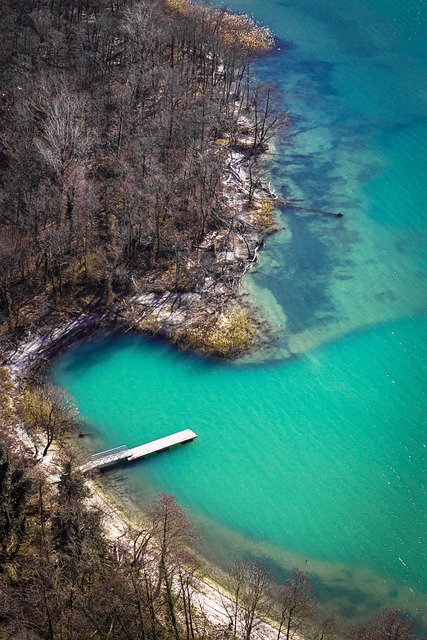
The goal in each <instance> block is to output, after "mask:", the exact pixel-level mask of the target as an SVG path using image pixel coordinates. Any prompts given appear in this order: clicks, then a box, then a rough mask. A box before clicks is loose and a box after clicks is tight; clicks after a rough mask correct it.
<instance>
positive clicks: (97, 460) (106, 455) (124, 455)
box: [80, 429, 197, 473]
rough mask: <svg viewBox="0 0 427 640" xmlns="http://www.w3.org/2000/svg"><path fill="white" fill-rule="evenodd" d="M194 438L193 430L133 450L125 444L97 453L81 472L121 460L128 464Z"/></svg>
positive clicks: (195, 435)
mask: <svg viewBox="0 0 427 640" xmlns="http://www.w3.org/2000/svg"><path fill="white" fill-rule="evenodd" d="M194 438H197V434H196V433H194V431H192V430H191V429H184V430H183V431H178V432H177V433H173V434H172V435H170V436H166V437H165V438H159V439H158V440H153V441H152V442H147V443H146V444H141V445H139V446H137V447H133V448H131V449H129V448H128V447H127V446H126V445H124V444H123V445H122V446H121V447H115V448H114V449H108V451H101V452H100V453H95V454H94V455H93V456H92V457H91V460H90V462H87V463H86V464H84V465H82V466H81V467H80V471H82V472H83V473H88V472H89V471H93V470H94V469H102V468H103V467H106V466H107V465H109V464H112V463H113V462H118V461H119V460H127V461H128V462H133V461H134V460H141V459H142V458H145V456H149V455H150V454H152V453H159V452H160V451H166V450H167V449H170V447H174V446H176V445H178V444H185V443H186V442H191V441H192V440H194Z"/></svg>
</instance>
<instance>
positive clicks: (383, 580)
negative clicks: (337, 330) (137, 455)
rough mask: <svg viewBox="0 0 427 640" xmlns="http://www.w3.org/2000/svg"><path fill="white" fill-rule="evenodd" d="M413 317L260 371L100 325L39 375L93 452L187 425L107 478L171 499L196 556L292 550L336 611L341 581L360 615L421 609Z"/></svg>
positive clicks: (262, 556)
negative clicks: (100, 331) (196, 543)
mask: <svg viewBox="0 0 427 640" xmlns="http://www.w3.org/2000/svg"><path fill="white" fill-rule="evenodd" d="M426 325H427V323H426V322H425V321H424V320H418V321H413V320H412V321H409V320H408V321H406V322H405V321H403V322H401V323H399V324H395V325H382V326H379V327H376V328H373V329H371V330H370V331H368V332H366V333H362V334H355V335H353V336H350V337H349V338H347V340H345V341H344V342H343V343H340V344H339V345H335V344H334V345H330V346H328V347H325V348H320V349H318V350H314V351H312V352H311V353H310V354H308V355H307V356H306V357H304V358H301V359H299V360H295V361H285V362H283V363H281V364H275V365H272V366H269V367H266V366H261V367H260V366H256V365H248V366H246V367H237V366H233V365H232V364H226V363H221V362H211V361H209V360H203V359H199V358H196V357H194V356H190V355H186V354H182V353H179V352H177V351H175V350H174V349H173V348H171V347H170V346H168V345H165V344H158V343H155V342H150V341H146V340H143V339H141V338H138V337H123V336H109V337H104V338H101V339H98V340H94V341H92V342H90V343H87V344H84V345H81V346H76V347H75V348H74V349H71V350H70V351H69V352H68V353H67V354H66V355H65V356H64V357H63V358H61V360H60V361H59V362H58V363H57V365H56V367H55V370H54V376H55V379H56V380H57V381H58V382H60V383H61V384H62V385H63V386H65V387H66V388H67V389H68V391H69V392H70V393H71V395H73V396H74V397H75V398H76V399H77V402H78V406H79V408H80V411H81V413H82V415H83V416H84V417H85V418H86V420H87V422H88V424H89V425H90V429H91V431H92V436H91V438H90V440H89V444H90V447H91V448H92V449H93V450H97V449H99V448H100V447H103V448H106V447H110V446H115V445H118V444H124V443H125V444H127V445H128V446H135V445H137V444H140V443H141V442H144V441H148V440H151V439H155V438H157V437H161V436H163V435H166V434H168V433H171V432H173V431H178V430H180V429H184V428H187V427H190V428H192V429H194V430H195V431H196V433H197V434H198V436H199V437H198V438H197V440H196V441H195V442H194V443H192V444H189V445H186V446H185V447H180V448H178V449H174V450H173V451H170V452H168V453H163V454H161V455H158V456H153V457H152V458H149V459H147V460H146V461H144V462H141V463H135V464H134V465H132V466H131V465H128V466H126V467H122V468H120V469H118V470H116V471H111V472H109V473H108V477H109V478H110V479H111V480H113V479H116V481H118V479H121V480H120V484H122V485H123V483H124V484H125V486H126V487H127V490H131V492H132V494H133V496H134V499H135V500H136V501H137V502H140V503H141V505H143V504H144V502H145V501H146V500H148V499H150V498H151V497H153V495H154V494H155V493H156V492H158V491H166V492H169V493H173V494H175V495H176V496H177V498H178V500H179V503H180V504H181V505H183V506H184V507H185V508H186V509H188V511H189V513H190V515H191V517H192V519H194V520H195V522H196V523H197V525H198V527H199V528H200V530H201V532H202V534H203V538H204V545H205V546H207V547H208V549H207V554H208V555H211V556H212V557H214V556H216V554H219V557H220V559H221V560H222V561H223V562H225V563H226V562H227V561H230V560H231V559H232V557H233V556H234V555H239V554H243V555H245V556H248V557H255V558H257V559H258V560H261V561H267V562H268V563H270V564H271V565H272V566H273V568H275V570H276V571H277V573H278V574H280V573H281V572H282V573H283V571H284V570H285V569H286V567H287V566H289V565H288V563H289V562H294V563H295V562H298V564H300V563H301V561H302V563H305V561H306V560H307V563H308V568H309V570H310V571H313V572H314V573H316V575H317V576H318V579H319V580H320V581H321V582H322V583H323V589H324V595H325V597H326V594H327V593H330V594H331V593H334V591H335V592H336V590H339V591H340V599H344V600H345V599H347V600H348V602H347V604H346V607H347V608H350V606H351V604H350V603H351V599H352V598H354V594H355V591H356V590H357V592H358V600H359V601H358V603H357V609H359V610H360V609H361V610H362V612H364V608H366V610H367V611H369V609H370V608H371V606H372V603H373V602H377V601H380V602H382V603H385V602H388V601H390V602H393V603H395V602H399V603H400V604H401V605H402V606H406V607H409V608H411V610H415V611H418V612H420V613H421V612H422V603H423V598H424V597H425V594H426V592H427V582H426V578H425V572H424V570H423V567H424V566H425V560H426V558H425V548H424V547H423V544H424V532H425V527H426V524H427V523H426V520H425V512H424V510H423V508H422V505H423V504H424V500H425V486H424V484H423V471H424V465H423V463H424V457H425V453H426V440H425V415H426V414H427V412H426V403H425V396H424V395H423V391H422V386H423V378H422V375H421V368H420V367H419V364H420V362H422V361H423V359H424V358H425V356H426V353H425V349H424V348H423V346H422V345H423V343H422V337H423V335H424V332H425V330H426V328H427V327H426ZM378 353H381V354H382V355H381V357H378V355H376V354H378ZM361 372H363V376H362V375H361ZM123 476H125V478H126V479H125V480H123ZM229 533H230V535H229ZM242 539H243V540H244V544H242ZM225 541H226V545H225V546H224V542H225ZM290 566H292V564H291V565H290ZM344 575H345V583H344V581H343V576H344ZM364 589H365V594H364V596H363V598H362V596H361V593H362V592H363V591H364ZM361 598H362V601H361V602H360V599H361Z"/></svg>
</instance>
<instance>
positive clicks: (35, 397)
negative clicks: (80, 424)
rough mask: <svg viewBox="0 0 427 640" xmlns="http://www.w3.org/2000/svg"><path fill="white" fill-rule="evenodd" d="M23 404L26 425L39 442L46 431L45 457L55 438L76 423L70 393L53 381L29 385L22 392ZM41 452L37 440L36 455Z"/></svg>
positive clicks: (66, 431) (43, 454) (75, 411)
mask: <svg viewBox="0 0 427 640" xmlns="http://www.w3.org/2000/svg"><path fill="white" fill-rule="evenodd" d="M20 405H21V406H20V408H21V411H22V415H23V418H24V420H25V424H26V426H27V427H28V428H29V430H30V432H31V433H32V435H33V436H34V441H35V443H37V441H38V439H39V436H40V433H42V434H44V438H45V444H44V449H43V453H42V456H43V457H44V456H45V455H46V454H47V452H48V450H49V448H50V446H51V444H52V442H53V441H54V440H56V439H58V438H60V437H61V436H63V435H64V434H66V433H69V432H70V431H71V430H72V429H73V427H74V426H75V424H76V422H77V419H78V412H77V409H76V408H75V406H74V404H73V402H72V401H71V399H70V397H69V396H68V394H67V393H66V392H65V391H64V390H61V389H58V388H56V387H54V386H53V385H44V386H38V387H33V388H27V389H25V390H24V393H23V395H22V399H21V403H20ZM37 453H38V449H37V444H36V456H37Z"/></svg>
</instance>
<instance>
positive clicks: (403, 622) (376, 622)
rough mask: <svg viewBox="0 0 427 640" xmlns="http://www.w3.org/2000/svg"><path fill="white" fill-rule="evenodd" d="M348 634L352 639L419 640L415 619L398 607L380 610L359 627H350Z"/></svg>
mask: <svg viewBox="0 0 427 640" xmlns="http://www.w3.org/2000/svg"><path fill="white" fill-rule="evenodd" d="M346 635H347V638H349V639H350V640H417V635H416V624H415V622H414V620H412V618H411V616H410V615H409V613H407V612H406V611H402V609H396V608H388V609H382V610H381V611H378V612H377V613H375V614H374V615H373V616H372V618H371V619H370V620H368V621H367V622H365V623H363V624H362V625H360V626H359V627H352V628H350V629H348V630H347V634H346Z"/></svg>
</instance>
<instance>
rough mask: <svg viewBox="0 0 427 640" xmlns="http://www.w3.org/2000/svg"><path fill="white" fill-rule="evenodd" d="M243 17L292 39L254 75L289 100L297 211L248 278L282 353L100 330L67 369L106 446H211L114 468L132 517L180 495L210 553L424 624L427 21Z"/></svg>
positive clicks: (94, 443)
mask: <svg viewBox="0 0 427 640" xmlns="http://www.w3.org/2000/svg"><path fill="white" fill-rule="evenodd" d="M229 4H231V7H232V8H233V9H235V10H245V11H248V12H250V13H253V15H254V17H255V18H257V19H259V20H261V21H262V22H264V23H265V24H267V25H269V26H270V27H271V29H272V30H273V31H274V33H275V34H276V35H277V36H278V38H279V39H280V41H279V42H278V47H277V50H276V51H275V52H274V54H273V55H271V56H269V57H267V58H264V59H263V60H261V61H260V62H258V63H257V66H256V69H254V71H256V73H257V75H258V76H259V77H260V78H262V79H263V80H266V81H270V82H273V83H275V84H277V85H278V86H279V87H280V88H281V89H282V91H283V92H284V94H285V98H284V104H286V108H287V110H288V113H289V119H290V129H289V135H288V136H283V138H281V139H280V140H277V141H276V144H275V147H274V148H272V156H271V169H270V171H271V177H272V183H273V184H274V186H275V188H276V190H277V192H278V193H279V194H280V195H282V196H283V197H286V198H288V199H290V200H292V202H293V203H294V204H295V205H296V206H298V207H303V209H301V208H299V209H297V208H295V209H288V210H287V211H286V212H282V213H279V215H280V227H281V230H280V231H279V233H278V234H276V235H275V236H274V237H272V238H269V239H268V242H267V246H266V249H265V250H264V251H263V252H262V253H261V261H260V264H259V265H258V267H257V271H256V272H253V273H252V274H251V275H250V277H248V278H247V279H246V281H245V287H246V288H247V290H248V291H250V293H251V295H252V299H254V300H257V301H258V304H259V306H260V309H261V310H262V311H263V312H264V313H265V314H268V315H269V317H270V321H271V323H272V326H273V327H274V330H275V332H276V334H277V340H276V342H275V344H274V345H273V347H272V348H271V349H270V350H269V351H268V352H267V353H263V354H262V355H261V356H260V357H259V358H258V361H257V360H256V359H252V361H248V360H246V361H244V362H239V363H234V364H232V363H222V362H218V361H209V360H204V359H200V358H197V357H194V356H190V355H187V354H184V353H180V352H177V351H176V350H174V349H173V348H172V347H170V346H168V345H166V344H164V343H158V342H151V341H148V340H144V339H142V338H137V337H129V336H119V335H111V336H104V337H101V338H99V339H98V338H97V339H94V340H93V341H91V342H86V343H84V344H82V345H77V346H76V347H74V348H73V349H71V350H70V351H69V352H68V353H66V354H65V355H64V356H62V357H61V358H60V359H59V360H58V361H57V362H56V364H55V366H54V369H53V377H54V379H55V380H56V381H57V382H58V383H59V384H61V385H63V386H64V387H65V388H67V389H68V390H69V392H70V394H71V395H73V396H74V397H75V398H76V401H77V403H78V406H79V409H80V411H81V414H82V415H83V416H84V418H85V419H86V420H87V422H88V425H89V426H88V427H86V430H87V431H90V432H91V434H92V435H91V437H90V438H87V439H86V440H85V441H84V442H85V443H86V446H87V447H88V448H89V450H90V451H92V452H93V451H96V450H100V449H105V448H108V447H113V446H118V445H121V444H127V445H128V446H135V445H137V444H141V443H143V442H145V441H148V440H152V439H155V438H159V437H161V436H164V435H168V434H170V433H173V432H175V431H178V430H181V429H185V428H187V427H189V428H191V429H193V430H194V431H195V432H196V433H197V434H198V438H197V439H196V440H195V441H194V442H193V443H190V444H186V445H185V446H182V447H179V448H177V449H173V450H171V451H169V452H166V453H163V454H161V455H157V456H153V457H151V458H149V459H147V460H145V461H142V462H139V463H135V464H134V465H127V466H122V467H120V468H118V469H116V470H114V471H111V472H108V474H107V473H106V474H105V476H106V477H107V478H108V479H109V481H110V482H111V484H113V485H114V486H115V488H116V489H118V490H119V491H120V492H122V493H127V494H130V495H131V496H132V498H133V501H134V504H136V505H138V504H141V505H143V504H144V503H145V502H146V501H147V500H149V499H151V498H152V496H153V495H154V494H155V493H156V492H158V491H166V492H168V493H172V494H175V495H176V496H177V499H178V501H179V503H180V504H181V505H182V506H183V507H184V508H185V509H187V510H188V513H189V516H190V517H191V519H192V520H193V521H194V522H195V523H196V524H197V526H198V527H199V529H200V531H201V533H202V547H203V551H204V553H205V554H206V555H207V556H208V557H209V558H211V559H216V560H217V561H219V562H220V563H224V564H226V563H227V562H228V561H230V560H231V559H232V558H233V557H234V556H235V555H239V556H244V557H248V558H256V559H257V560H260V561H263V562H265V563H267V564H268V565H269V567H270V568H271V570H272V571H273V572H274V574H275V575H276V576H277V578H278V579H282V578H283V577H284V576H285V575H286V571H287V570H289V568H291V567H293V566H299V567H301V568H303V569H306V570H307V571H308V572H309V573H310V574H312V575H313V576H315V578H314V579H315V581H316V586H317V591H318V594H319V597H320V598H321V599H323V600H324V601H325V602H329V603H331V604H332V606H334V607H335V608H337V609H338V610H339V611H340V612H341V614H342V616H343V617H344V618H345V619H346V620H347V621H349V620H352V619H353V620H354V619H355V618H357V617H358V616H362V615H366V614H369V613H371V612H372V611H373V610H374V609H375V608H378V607H381V606H386V605H392V606H401V607H404V608H406V609H409V610H410V611H411V612H412V613H413V614H415V615H417V616H418V617H419V618H420V619H421V620H422V619H424V622H425V612H426V609H427V605H426V599H427V578H426V566H427V557H426V556H427V551H426V531H427V521H426V506H427V500H426V486H425V477H426V475H425V473H426V455H427V434H426V416H427V407H426V395H425V365H426V361H427V359H426V355H427V354H426V351H427V347H426V331H427V314H426V281H425V276H426V260H425V256H426V199H425V187H424V185H425V180H426V178H425V176H426V175H427V166H426V161H425V148H426V143H427V121H426V113H427V105H426V101H427V86H426V76H425V60H426V10H427V8H426V5H425V3H424V2H423V1H422V0H410V1H408V2H404V1H402V0H399V1H398V0H387V2H384V0H382V2H380V0H357V1H355V2H346V1H343V0H300V1H298V2H296V1H295V0H289V2H286V3H283V2H279V0H265V1H264V2H261V1H260V0H253V1H252V2H244V3H243V2H239V1H237V0H236V1H235V2H232V3H229ZM313 210H316V211H313ZM319 211H321V212H323V213H319ZM338 211H343V212H344V213H345V215H344V216H343V217H341V218H337V217H335V216H332V215H329V214H328V213H325V212H338ZM423 617H424V618H423Z"/></svg>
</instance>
